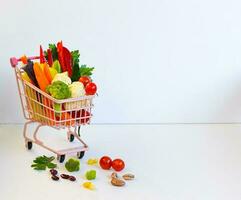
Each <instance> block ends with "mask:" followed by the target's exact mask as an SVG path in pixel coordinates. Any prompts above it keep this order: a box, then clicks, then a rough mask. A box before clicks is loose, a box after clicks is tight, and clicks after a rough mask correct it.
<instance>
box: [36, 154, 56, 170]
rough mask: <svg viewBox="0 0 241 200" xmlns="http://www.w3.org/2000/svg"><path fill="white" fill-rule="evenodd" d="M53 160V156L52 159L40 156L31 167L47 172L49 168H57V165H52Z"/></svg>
mask: <svg viewBox="0 0 241 200" xmlns="http://www.w3.org/2000/svg"><path fill="white" fill-rule="evenodd" d="M53 160H54V157H53V156H51V157H47V156H39V157H37V158H35V160H34V161H33V164H32V165H31V167H33V168H34V169H35V170H45V169H46V168H47V167H48V168H50V169H52V168H55V167H57V165H56V164H54V163H52V161H53Z"/></svg>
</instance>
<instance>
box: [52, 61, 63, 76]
mask: <svg viewBox="0 0 241 200" xmlns="http://www.w3.org/2000/svg"><path fill="white" fill-rule="evenodd" d="M52 67H53V68H54V69H56V71H57V72H58V73H61V72H62V69H61V66H60V63H59V61H58V60H55V61H54V63H53V65H52Z"/></svg>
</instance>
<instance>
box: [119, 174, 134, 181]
mask: <svg viewBox="0 0 241 200" xmlns="http://www.w3.org/2000/svg"><path fill="white" fill-rule="evenodd" d="M122 177H123V179H125V180H133V179H134V178H135V175H134V174H130V173H129V174H124V175H123V176H122Z"/></svg>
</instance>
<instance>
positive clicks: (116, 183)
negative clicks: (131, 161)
mask: <svg viewBox="0 0 241 200" xmlns="http://www.w3.org/2000/svg"><path fill="white" fill-rule="evenodd" d="M111 184H112V185H114V186H118V187H122V186H124V185H125V181H123V180H121V179H118V178H112V179H111Z"/></svg>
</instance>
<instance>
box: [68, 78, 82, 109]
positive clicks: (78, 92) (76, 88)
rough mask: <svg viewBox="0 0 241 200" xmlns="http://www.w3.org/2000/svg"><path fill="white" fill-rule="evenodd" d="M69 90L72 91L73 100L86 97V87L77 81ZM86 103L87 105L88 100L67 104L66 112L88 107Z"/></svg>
mask: <svg viewBox="0 0 241 200" xmlns="http://www.w3.org/2000/svg"><path fill="white" fill-rule="evenodd" d="M69 90H70V91H71V97H72V98H77V97H82V96H84V95H85V88H84V85H83V83H81V82H79V81H75V82H73V83H72V84H70V85H69ZM86 103H87V102H86V100H81V101H75V102H69V103H66V104H65V109H66V110H74V109H81V108H82V107H84V106H85V105H86Z"/></svg>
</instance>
